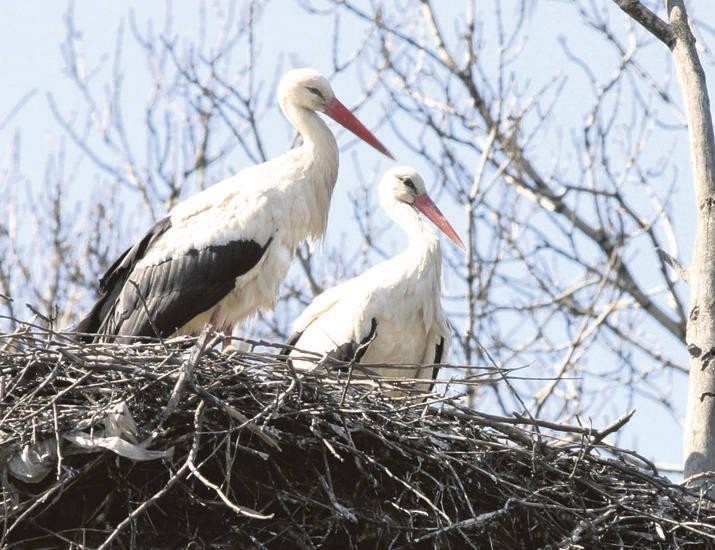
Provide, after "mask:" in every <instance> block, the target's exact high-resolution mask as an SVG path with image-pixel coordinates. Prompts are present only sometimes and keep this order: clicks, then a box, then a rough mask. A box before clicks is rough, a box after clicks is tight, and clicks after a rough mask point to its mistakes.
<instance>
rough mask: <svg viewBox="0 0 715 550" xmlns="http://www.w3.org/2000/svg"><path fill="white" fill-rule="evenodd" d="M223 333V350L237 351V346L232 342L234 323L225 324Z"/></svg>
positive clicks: (227, 351) (225, 351) (226, 351)
mask: <svg viewBox="0 0 715 550" xmlns="http://www.w3.org/2000/svg"><path fill="white" fill-rule="evenodd" d="M223 334H224V336H223V352H224V353H229V352H230V351H235V349H236V348H235V347H234V346H233V345H232V344H231V336H233V323H228V324H226V325H224V330H223Z"/></svg>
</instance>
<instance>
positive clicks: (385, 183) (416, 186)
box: [380, 166, 464, 250]
mask: <svg viewBox="0 0 715 550" xmlns="http://www.w3.org/2000/svg"><path fill="white" fill-rule="evenodd" d="M380 202H381V203H382V205H383V207H385V208H386V209H389V206H388V205H389V204H390V203H394V202H397V203H403V204H407V205H409V206H411V207H412V208H414V209H415V210H417V211H418V212H421V213H422V214H424V215H425V217H427V218H428V219H429V220H430V221H431V222H432V223H433V224H435V225H436V226H437V227H438V228H439V229H440V230H441V231H442V232H443V233H444V234H445V235H447V236H448V237H449V238H450V239H452V241H453V242H454V243H455V244H456V245H457V246H458V247H459V248H461V249H462V250H464V243H463V242H462V239H460V238H459V235H457V232H456V231H455V230H454V228H453V227H452V225H451V224H450V223H449V222H448V221H447V218H445V217H444V214H442V212H441V211H440V209H439V208H438V207H437V205H436V204H435V203H434V202H433V201H432V199H431V198H430V197H429V195H428V194H427V189H426V188H425V182H424V180H423V179H422V176H420V175H419V174H418V173H417V171H416V170H415V169H414V168H410V167H409V166H396V167H395V168H391V169H390V170H388V171H387V172H386V173H385V175H384V176H382V180H381V181H380Z"/></svg>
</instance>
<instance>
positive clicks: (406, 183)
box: [400, 177, 417, 193]
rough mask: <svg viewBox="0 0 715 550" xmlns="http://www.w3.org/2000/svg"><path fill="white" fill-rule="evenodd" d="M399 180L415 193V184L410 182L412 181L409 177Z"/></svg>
mask: <svg viewBox="0 0 715 550" xmlns="http://www.w3.org/2000/svg"><path fill="white" fill-rule="evenodd" d="M400 180H402V183H404V184H405V185H406V186H407V187H409V188H410V189H412V190H413V191H414V192H415V193H417V187H415V183H414V182H413V181H412V179H410V178H409V177H404V178H400Z"/></svg>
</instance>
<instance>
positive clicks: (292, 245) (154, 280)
mask: <svg viewBox="0 0 715 550" xmlns="http://www.w3.org/2000/svg"><path fill="white" fill-rule="evenodd" d="M278 100H279V102H280V106H281V108H282V110H283V113H284V114H285V116H286V118H287V119H288V120H289V121H290V122H291V124H292V125H293V126H294V127H295V128H296V130H298V132H299V133H300V135H301V137H302V139H303V143H302V145H301V146H300V147H297V148H295V149H293V150H291V151H289V152H287V153H285V154H283V155H281V156H279V157H277V158H275V159H272V160H269V161H268V162H265V163H263V164H259V165H256V166H252V167H250V168H247V169H245V170H243V171H241V172H240V173H239V174H237V175H236V176H234V177H231V178H229V179H226V180H224V181H222V182H220V183H218V184H216V185H214V186H212V187H210V188H208V189H206V190H204V191H202V192H201V193H199V194H197V195H195V196H193V197H191V198H189V199H187V200H185V201H183V202H181V203H179V204H177V205H176V207H174V208H173V209H172V210H171V211H170V212H169V214H168V216H167V217H165V218H164V219H162V220H161V221H159V222H158V223H157V224H156V225H154V227H152V228H151V229H150V230H149V232H148V233H147V234H146V235H145V236H144V237H143V238H142V239H141V240H139V241H138V242H137V243H136V244H134V246H132V247H131V248H129V249H128V250H127V251H126V252H124V254H122V255H121V256H120V257H119V258H118V259H117V260H116V262H114V265H112V266H111V267H110V268H109V270H108V271H107V273H106V274H105V275H104V277H102V279H101V280H100V298H99V301H98V302H97V303H96V304H95V305H94V307H93V308H92V310H91V311H90V312H89V314H88V315H87V317H85V318H84V319H83V320H82V321H80V322H79V323H78V324H77V325H76V326H75V327H74V330H75V331H77V332H83V333H100V334H106V335H122V336H156V335H159V336H162V337H164V336H170V335H174V334H194V333H197V332H198V331H199V330H200V329H201V328H202V327H203V326H204V325H205V324H206V323H207V322H209V323H211V324H212V325H213V326H214V327H215V328H216V329H219V330H225V331H229V332H230V331H231V330H232V328H233V326H234V325H235V324H236V323H239V322H241V321H242V320H244V319H245V318H247V317H248V316H250V315H252V314H254V313H255V312H256V311H257V310H258V309H259V308H272V307H273V306H274V305H275V301H276V298H277V294H278V287H279V285H280V283H281V282H282V281H283V279H284V278H285V276H286V273H287V271H288V268H289V265H290V262H291V260H292V259H293V256H294V254H295V250H296V247H297V246H298V245H299V244H300V243H301V242H302V241H304V240H306V239H309V240H311V241H315V240H317V239H319V238H320V237H322V235H323V233H324V232H325V226H326V224H327V220H328V209H329V207H330V197H331V194H332V192H333V187H334V186H335V181H336V179H337V173H338V146H337V143H336V141H335V137H334V136H333V133H332V132H331V131H330V129H329V128H328V127H327V126H326V124H325V123H324V122H323V120H322V119H321V118H320V117H319V116H318V115H317V112H322V113H325V114H326V115H328V116H329V117H331V118H332V119H334V120H335V121H337V122H338V123H340V124H341V125H343V126H344V127H345V128H347V129H348V130H350V131H352V132H353V133H354V134H355V135H357V136H358V137H360V138H361V139H363V140H364V141H366V142H367V143H369V144H370V145H372V146H373V147H374V148H375V149H377V150H378V151H380V152H382V153H383V154H385V155H387V156H389V157H391V158H392V155H391V154H390V153H389V151H388V150H387V149H386V148H385V147H384V146H383V145H382V144H381V143H380V142H379V141H378V140H377V138H375V137H374V136H373V135H372V134H371V133H370V131H369V130H367V128H365V127H364V126H363V125H362V124H361V123H360V121H359V120H358V119H357V118H356V117H355V116H354V115H353V114H352V113H351V112H350V111H349V110H348V109H346V108H345V107H344V106H343V104H342V103H340V101H338V100H337V99H336V98H335V94H334V93H333V90H332V88H331V87H330V84H329V83H328V81H327V80H326V79H325V78H324V77H323V76H321V75H320V74H319V73H318V72H316V71H315V70H312V69H296V70H292V71H289V72H288V73H286V75H285V76H284V77H283V78H282V79H281V82H280V85H279V88H278Z"/></svg>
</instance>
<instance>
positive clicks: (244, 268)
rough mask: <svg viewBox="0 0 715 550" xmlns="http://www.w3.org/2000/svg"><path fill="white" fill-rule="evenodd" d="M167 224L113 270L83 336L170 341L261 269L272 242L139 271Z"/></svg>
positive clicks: (234, 245) (240, 243) (192, 254)
mask: <svg viewBox="0 0 715 550" xmlns="http://www.w3.org/2000/svg"><path fill="white" fill-rule="evenodd" d="M168 223H169V225H168V226H165V225H159V224H157V226H155V227H154V228H152V230H151V231H150V232H149V233H147V235H146V236H145V237H144V238H143V239H142V240H141V241H139V242H138V243H137V244H136V245H134V246H133V247H132V248H131V249H129V250H128V251H127V252H125V253H124V254H122V256H120V258H119V259H118V260H117V261H116V262H115V263H114V265H113V266H112V267H111V268H110V269H109V271H108V272H107V274H106V275H105V276H104V277H103V278H102V280H101V282H100V289H101V291H102V293H103V295H102V296H101V297H100V300H99V301H98V302H97V304H96V305H95V307H94V308H93V309H92V311H91V312H90V314H89V315H88V316H87V318H85V319H84V320H83V321H81V322H80V323H79V325H77V327H76V330H77V331H78V332H91V333H101V334H112V335H123V336H157V335H158V336H162V337H165V336H169V335H171V334H173V333H174V332H176V330H177V329H179V328H181V327H182V326H183V325H185V324H186V323H187V322H189V321H191V320H192V319H193V318H194V317H196V316H197V315H198V314H200V313H202V312H204V311H207V310H208V309H210V308H211V307H213V306H214V305H216V304H217V303H218V302H219V301H221V299H222V298H224V297H225V296H226V295H227V294H228V293H229V292H231V290H233V288H234V286H235V284H236V278H238V277H240V276H241V275H243V274H245V273H246V272H248V271H249V270H250V269H252V268H253V267H255V266H256V264H258V262H259V261H260V259H261V258H262V257H263V254H264V253H265V251H266V249H267V248H268V245H269V244H270V242H271V239H269V240H268V242H267V243H265V245H260V244H258V243H257V242H255V241H252V240H236V241H230V242H228V243H224V244H221V245H212V246H207V247H206V248H202V249H198V250H197V249H191V250H189V251H187V252H186V253H185V254H183V255H181V256H179V257H171V258H167V259H165V260H163V261H161V262H158V263H156V264H152V265H145V266H142V267H138V264H139V261H140V260H141V259H142V258H143V257H144V256H145V255H146V253H147V251H148V250H149V249H150V247H151V245H152V243H153V242H154V241H155V240H156V238H157V237H158V236H159V235H160V234H162V233H165V232H166V231H167V230H168V229H169V228H170V222H168Z"/></svg>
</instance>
